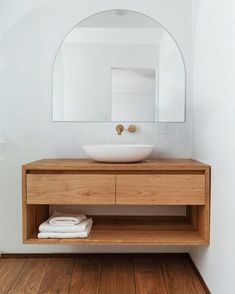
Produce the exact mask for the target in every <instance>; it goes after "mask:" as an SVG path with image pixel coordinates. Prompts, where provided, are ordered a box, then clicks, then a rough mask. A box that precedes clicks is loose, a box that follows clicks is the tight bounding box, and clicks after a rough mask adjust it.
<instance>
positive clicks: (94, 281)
mask: <svg viewBox="0 0 235 294" xmlns="http://www.w3.org/2000/svg"><path fill="white" fill-rule="evenodd" d="M100 270H101V260H100V258H89V257H88V258H77V259H76V260H75V263H74V269H73V275H72V280H71V285H70V291H69V293H70V294H77V293H79V294H96V293H97V292H98V287H99V280H100Z"/></svg>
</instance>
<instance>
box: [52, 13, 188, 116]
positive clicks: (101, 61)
mask: <svg viewBox="0 0 235 294" xmlns="http://www.w3.org/2000/svg"><path fill="white" fill-rule="evenodd" d="M52 88H53V120H54V121H102V122H104V121H146V122H148V121H149V122H154V121H159V122H184V121H185V67H184V61H183V58H182V55H181V52H180V50H179V47H178V46H177V44H176V42H175V40H174V39H173V38H172V36H171V35H170V34H169V33H168V32H167V31H166V30H165V29H164V28H163V27H162V26H161V25H160V24H159V23H158V22H156V21H154V20H153V19H152V18H150V17H147V16H145V15H142V14H139V13H136V12H132V11H126V10H110V11H106V12H102V13H98V14H95V15H93V16H91V17H89V18H87V19H86V20H84V21H83V22H81V23H80V24H79V25H77V26H76V27H75V28H73V30H72V31H71V32H70V33H69V34H68V35H67V37H66V38H65V39H64V41H63V42H62V44H61V46H60V48H59V50H58V52H57V55H56V58H55V62H54V67H53V87H52Z"/></svg>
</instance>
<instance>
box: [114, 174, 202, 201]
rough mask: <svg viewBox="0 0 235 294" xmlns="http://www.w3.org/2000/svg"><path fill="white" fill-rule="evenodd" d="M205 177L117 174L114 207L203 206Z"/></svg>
mask: <svg viewBox="0 0 235 294" xmlns="http://www.w3.org/2000/svg"><path fill="white" fill-rule="evenodd" d="M205 189H206V187H205V175H203V174H191V175H186V174H163V175H160V174H159V175H117V178H116V204H140V205H142V204H145V205H149V204H156V205H157V204H158V205H171V204H172V205H204V204H205Z"/></svg>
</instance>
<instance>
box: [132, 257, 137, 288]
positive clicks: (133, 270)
mask: <svg viewBox="0 0 235 294" xmlns="http://www.w3.org/2000/svg"><path fill="white" fill-rule="evenodd" d="M131 263H132V272H133V277H134V283H135V294H137V285H136V279H135V264H134V260H133V258H131Z"/></svg>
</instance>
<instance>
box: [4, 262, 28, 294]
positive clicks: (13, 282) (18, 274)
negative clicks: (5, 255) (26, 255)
mask: <svg viewBox="0 0 235 294" xmlns="http://www.w3.org/2000/svg"><path fill="white" fill-rule="evenodd" d="M26 262H27V259H24V263H23V265H22V267H21V268H20V270H19V271H18V273H17V275H16V277H15V279H14V280H13V281H12V283H11V285H10V288H9V289H8V290H7V293H9V292H10V290H11V288H12V287H13V285H14V284H15V282H16V281H17V279H18V277H19V276H20V273H21V271H22V270H23V269H24V267H25V265H26Z"/></svg>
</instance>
